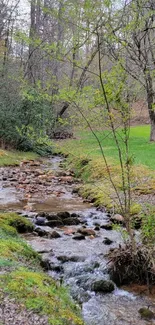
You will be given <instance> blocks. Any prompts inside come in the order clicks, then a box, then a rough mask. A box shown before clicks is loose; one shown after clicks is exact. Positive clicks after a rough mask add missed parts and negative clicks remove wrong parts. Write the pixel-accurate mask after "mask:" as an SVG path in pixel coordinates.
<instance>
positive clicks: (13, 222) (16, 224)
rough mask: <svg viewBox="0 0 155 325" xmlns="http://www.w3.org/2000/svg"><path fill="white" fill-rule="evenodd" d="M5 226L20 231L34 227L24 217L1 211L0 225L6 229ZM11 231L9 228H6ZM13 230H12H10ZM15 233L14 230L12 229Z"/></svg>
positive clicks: (28, 230)
mask: <svg viewBox="0 0 155 325" xmlns="http://www.w3.org/2000/svg"><path fill="white" fill-rule="evenodd" d="M6 226H10V227H12V228H14V229H16V230H17V231H18V232H20V233H25V232H32V231H33V229H34V226H33V224H32V223H31V222H30V221H29V220H27V219H26V218H24V217H22V216H19V215H17V214H16V213H1V214H0V227H1V229H4V230H6V231H7V228H6ZM8 231H10V232H11V228H8ZM12 231H13V230H12ZM14 233H15V230H14Z"/></svg>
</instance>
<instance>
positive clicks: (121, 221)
mask: <svg viewBox="0 0 155 325" xmlns="http://www.w3.org/2000/svg"><path fill="white" fill-rule="evenodd" d="M110 220H111V221H112V222H113V223H116V224H121V225H122V224H124V217H123V216H121V215H120V214H115V215H114V216H111V218H110Z"/></svg>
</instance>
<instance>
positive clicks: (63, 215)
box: [57, 211, 70, 220]
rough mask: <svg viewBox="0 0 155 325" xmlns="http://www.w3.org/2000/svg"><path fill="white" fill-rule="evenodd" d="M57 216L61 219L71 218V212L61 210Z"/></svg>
mask: <svg viewBox="0 0 155 325" xmlns="http://www.w3.org/2000/svg"><path fill="white" fill-rule="evenodd" d="M57 217H58V218H60V219H62V220H63V219H68V218H70V213H69V212H66V211H65V212H59V213H57Z"/></svg>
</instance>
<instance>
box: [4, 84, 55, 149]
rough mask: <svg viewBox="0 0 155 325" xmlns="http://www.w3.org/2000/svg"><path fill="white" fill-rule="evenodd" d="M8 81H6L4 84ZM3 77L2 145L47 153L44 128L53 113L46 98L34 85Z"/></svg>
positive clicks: (50, 125) (52, 119)
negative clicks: (31, 86)
mask: <svg viewBox="0 0 155 325" xmlns="http://www.w3.org/2000/svg"><path fill="white" fill-rule="evenodd" d="M7 83H9V85H10V89H9V85H8V84H7ZM12 83H13V80H9V82H8V80H7V79H6V80H5V82H4V83H3V84H2V87H1V89H0V143H1V144H2V145H3V146H4V147H9V148H11V147H12V148H15V149H19V150H22V151H35V152H37V153H38V154H46V153H47V154H48V153H49V152H50V153H51V151H52V149H51V143H49V138H48V131H49V129H52V128H53V127H54V123H55V117H54V114H53V108H52V106H51V103H50V99H48V98H46V97H47V96H44V95H43V94H42V93H41V90H40V89H39V88H38V89H34V88H27V87H25V88H23V89H22V91H21V92H19V89H18V94H17V95H15V94H16V92H17V88H18V87H19V85H18V84H17V83H15V86H14V87H13V85H12Z"/></svg>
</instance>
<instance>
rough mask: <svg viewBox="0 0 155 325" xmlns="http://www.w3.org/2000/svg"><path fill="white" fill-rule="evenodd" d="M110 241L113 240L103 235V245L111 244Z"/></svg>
mask: <svg viewBox="0 0 155 325" xmlns="http://www.w3.org/2000/svg"><path fill="white" fill-rule="evenodd" d="M112 243H113V241H112V240H111V239H109V238H107V237H105V238H104V240H103V244H105V245H111V244H112Z"/></svg>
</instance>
